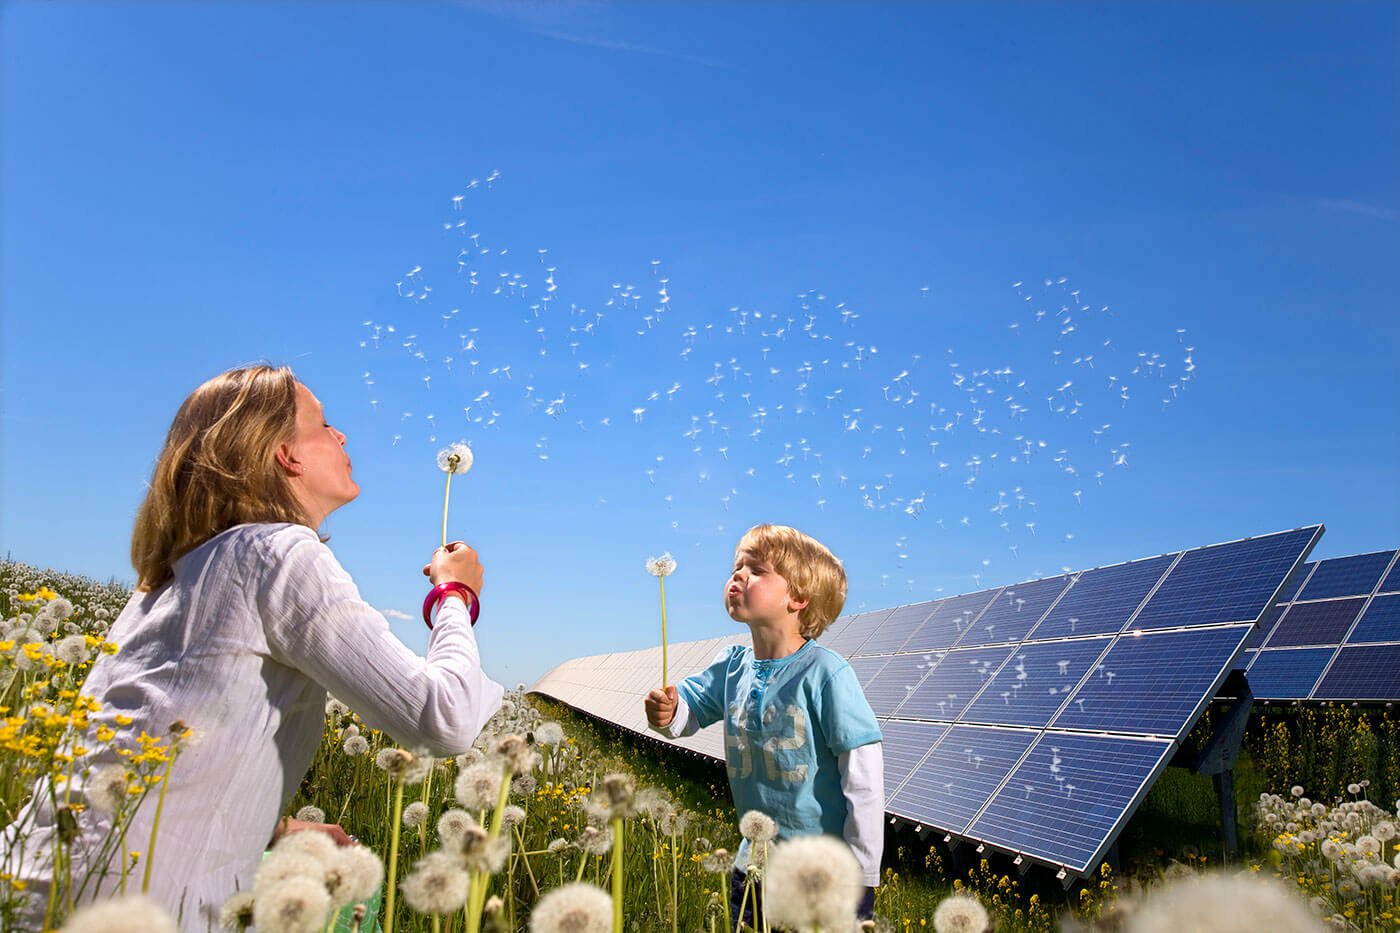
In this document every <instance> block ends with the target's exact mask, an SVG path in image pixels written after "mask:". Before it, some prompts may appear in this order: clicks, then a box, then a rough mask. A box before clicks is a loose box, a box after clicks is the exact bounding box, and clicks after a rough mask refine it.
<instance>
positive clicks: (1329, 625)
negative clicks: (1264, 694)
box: [1266, 583, 1374, 648]
mask: <svg viewBox="0 0 1400 933" xmlns="http://www.w3.org/2000/svg"><path fill="white" fill-rule="evenodd" d="M1372 585H1373V586H1374V583H1373V584H1372ZM1365 604H1366V600H1365V599H1364V598H1362V597H1354V598H1352V599H1324V600H1322V601H1320V602H1315V603H1294V604H1293V605H1291V606H1289V607H1288V611H1287V612H1286V613H1284V615H1283V620H1282V621H1280V622H1279V624H1278V627H1277V628H1275V629H1274V633H1273V635H1271V636H1270V637H1269V640H1268V642H1267V643H1266V645H1267V647H1269V648H1288V647H1292V646H1301V645H1333V646H1336V645H1339V644H1341V641H1342V637H1343V636H1344V635H1346V633H1347V630H1348V629H1350V628H1351V624H1352V623H1353V622H1355V621H1356V617H1357V615H1358V614H1360V612H1361V607H1362V606H1363V605H1365Z"/></svg>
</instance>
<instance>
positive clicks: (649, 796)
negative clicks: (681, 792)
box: [637, 787, 671, 819]
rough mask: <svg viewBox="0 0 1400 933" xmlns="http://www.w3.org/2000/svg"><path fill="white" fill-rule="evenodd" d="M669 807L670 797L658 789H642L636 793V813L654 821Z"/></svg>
mask: <svg viewBox="0 0 1400 933" xmlns="http://www.w3.org/2000/svg"><path fill="white" fill-rule="evenodd" d="M669 806H671V795H670V794H668V793H666V791H664V790H662V789H661V788H660V787H643V788H642V789H641V790H639V791H637V812H638V813H640V814H641V815H642V816H649V817H651V818H653V819H655V818H656V817H657V816H659V815H660V814H661V812H662V809H663V808H664V807H669Z"/></svg>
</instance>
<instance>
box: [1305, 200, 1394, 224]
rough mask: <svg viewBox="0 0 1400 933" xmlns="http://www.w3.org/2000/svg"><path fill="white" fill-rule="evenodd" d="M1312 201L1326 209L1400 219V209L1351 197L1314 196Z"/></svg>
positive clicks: (1378, 217) (1384, 218) (1364, 215)
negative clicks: (1354, 199) (1355, 199)
mask: <svg viewBox="0 0 1400 933" xmlns="http://www.w3.org/2000/svg"><path fill="white" fill-rule="evenodd" d="M1312 202H1313V204H1314V205H1315V206H1316V207H1320V208H1322V209H1323V210H1325V211H1338V212H1340V213H1343V214H1357V215H1359V216H1362V217H1371V218H1374V219H1376V220H1391V221H1394V220H1400V211H1397V210H1395V209H1394V208H1390V207H1382V206H1381V205H1379V204H1368V203H1367V202H1365V201H1353V200H1351V199H1349V198H1313V199H1312Z"/></svg>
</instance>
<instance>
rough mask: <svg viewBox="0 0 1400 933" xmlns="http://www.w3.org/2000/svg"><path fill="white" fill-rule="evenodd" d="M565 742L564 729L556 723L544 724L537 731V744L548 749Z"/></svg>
mask: <svg viewBox="0 0 1400 933" xmlns="http://www.w3.org/2000/svg"><path fill="white" fill-rule="evenodd" d="M562 741H564V727H563V726H561V725H559V723H557V722H554V721H552V720H551V721H549V722H542V723H540V724H539V726H538V727H537V728H536V729H535V742H536V743H537V744H539V745H543V746H546V747H553V746H555V745H558V744H559V743H560V742H562Z"/></svg>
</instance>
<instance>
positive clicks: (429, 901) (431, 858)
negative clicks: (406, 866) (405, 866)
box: [399, 852, 471, 916]
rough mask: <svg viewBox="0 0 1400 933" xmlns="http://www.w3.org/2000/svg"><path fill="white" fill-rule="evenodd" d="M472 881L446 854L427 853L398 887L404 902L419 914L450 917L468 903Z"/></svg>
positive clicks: (459, 865)
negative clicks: (446, 915) (447, 915)
mask: <svg viewBox="0 0 1400 933" xmlns="http://www.w3.org/2000/svg"><path fill="white" fill-rule="evenodd" d="M470 886H471V878H470V876H468V875H467V873H466V872H465V871H464V870H463V869H462V864H461V862H460V861H459V860H458V859H456V858H455V857H453V856H451V855H448V854H447V853H446V852H430V853H428V855H426V856H424V857H423V858H422V859H421V860H419V862H418V863H417V864H416V865H414V866H413V870H412V871H411V872H409V873H408V877H407V878H405V879H404V880H403V881H402V882H400V883H399V889H400V890H401V891H403V899H404V901H405V902H407V904H408V906H409V907H411V908H413V909H414V910H416V911H418V913H420V914H437V915H439V916H441V915H442V914H450V913H453V912H454V911H457V910H460V909H461V908H462V906H463V905H464V904H466V902H467V892H468V890H469V889H470Z"/></svg>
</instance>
